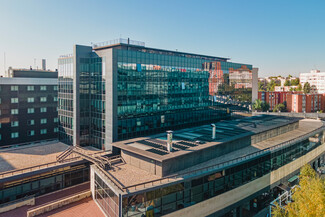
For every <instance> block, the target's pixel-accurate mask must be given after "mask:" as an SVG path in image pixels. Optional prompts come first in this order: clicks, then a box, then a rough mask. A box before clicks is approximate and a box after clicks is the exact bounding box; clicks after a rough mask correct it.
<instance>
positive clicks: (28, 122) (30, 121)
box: [27, 120, 35, 126]
mask: <svg viewBox="0 0 325 217" xmlns="http://www.w3.org/2000/svg"><path fill="white" fill-rule="evenodd" d="M27 124H28V125H30V126H32V125H34V124H35V121H34V120H28V121H27Z"/></svg>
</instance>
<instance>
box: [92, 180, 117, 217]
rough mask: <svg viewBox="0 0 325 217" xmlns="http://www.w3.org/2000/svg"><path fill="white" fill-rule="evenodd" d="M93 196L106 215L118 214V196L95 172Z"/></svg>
mask: <svg viewBox="0 0 325 217" xmlns="http://www.w3.org/2000/svg"><path fill="white" fill-rule="evenodd" d="M94 198H95V200H96V202H97V204H98V205H99V206H100V207H101V208H102V210H103V211H104V213H105V214H106V215H107V216H108V217H115V216H116V217H118V216H119V196H118V195H116V194H115V193H114V192H113V191H112V190H111V189H110V188H109V187H108V186H107V185H106V184H105V182H103V180H102V179H101V178H100V177H99V176H98V175H97V174H95V195H94Z"/></svg>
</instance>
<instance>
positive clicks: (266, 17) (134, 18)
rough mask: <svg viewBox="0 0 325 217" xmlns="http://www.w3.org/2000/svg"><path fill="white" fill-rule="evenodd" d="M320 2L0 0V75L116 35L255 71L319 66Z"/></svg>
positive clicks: (323, 47)
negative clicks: (249, 66) (228, 61)
mask: <svg viewBox="0 0 325 217" xmlns="http://www.w3.org/2000/svg"><path fill="white" fill-rule="evenodd" d="M324 10H325V1H322V0H319V1H313V0H308V1H305V0H304V1H299V0H295V1H293V0H292V1H290V0H269V1H264V0H237V1H236V0H222V1H219V0H211V1H207V0H197V1H192V0H184V1H181V0H164V1H158V0H148V1H144V0H130V1H126V0H115V1H109V0H91V1H90V0H89V1H83V0H55V1H50V0H0V57H1V58H0V75H1V74H4V53H6V68H8V67H9V66H13V67H15V68H20V67H24V68H29V66H34V59H36V65H37V66H39V67H40V65H41V59H42V58H45V59H47V66H48V68H50V69H55V68H57V58H58V56H59V55H61V54H68V53H72V46H73V45H74V44H84V45H90V44H91V42H101V41H107V40H111V39H115V38H120V37H122V38H128V37H129V38H130V39H133V40H139V41H144V42H145V43H146V46H148V47H156V48H163V49H170V50H176V49H178V51H184V52H193V53H200V54H207V55H215V56H221V57H230V58H231V61H234V62H240V63H250V64H253V65H254V66H256V67H259V68H260V71H259V75H260V76H269V75H288V74H292V75H299V73H300V72H308V71H310V70H311V69H315V68H317V69H320V70H321V71H325V13H324Z"/></svg>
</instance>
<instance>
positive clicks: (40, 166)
mask: <svg viewBox="0 0 325 217" xmlns="http://www.w3.org/2000/svg"><path fill="white" fill-rule="evenodd" d="M105 152H106V151H99V152H98V153H94V155H97V154H102V153H105ZM78 159H82V158H81V157H80V156H77V157H72V158H68V159H66V160H65V162H71V161H76V160H78ZM55 165H62V163H60V162H57V161H54V162H50V163H45V164H39V165H36V166H31V167H26V168H22V169H17V170H10V171H6V172H2V173H0V178H4V177H6V175H8V174H11V175H14V174H23V173H25V172H31V171H34V170H39V169H41V168H49V167H51V166H55ZM8 177H9V176H8Z"/></svg>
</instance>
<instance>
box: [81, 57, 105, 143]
mask: <svg viewBox="0 0 325 217" xmlns="http://www.w3.org/2000/svg"><path fill="white" fill-rule="evenodd" d="M79 91H80V145H82V146H83V145H91V146H94V147H96V148H99V149H102V147H103V144H104V143H105V79H104V78H103V74H102V58H100V57H93V58H81V59H80V83H79Z"/></svg>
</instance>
